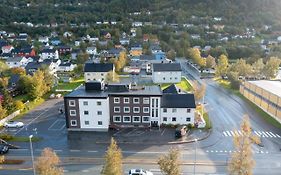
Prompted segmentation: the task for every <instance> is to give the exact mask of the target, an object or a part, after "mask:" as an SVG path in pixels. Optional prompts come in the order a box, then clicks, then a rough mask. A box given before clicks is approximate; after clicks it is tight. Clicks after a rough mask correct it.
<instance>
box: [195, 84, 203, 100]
mask: <svg viewBox="0 0 281 175" xmlns="http://www.w3.org/2000/svg"><path fill="white" fill-rule="evenodd" d="M193 89H194V97H195V100H196V101H199V100H201V99H202V98H203V97H204V96H205V92H206V85H205V84H201V85H199V84H198V83H194V85H193Z"/></svg>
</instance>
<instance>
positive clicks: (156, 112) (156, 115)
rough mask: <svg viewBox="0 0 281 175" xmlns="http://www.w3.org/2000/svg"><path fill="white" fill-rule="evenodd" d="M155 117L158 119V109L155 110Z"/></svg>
mask: <svg viewBox="0 0 281 175" xmlns="http://www.w3.org/2000/svg"><path fill="white" fill-rule="evenodd" d="M155 117H158V109H155Z"/></svg>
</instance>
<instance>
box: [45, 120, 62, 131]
mask: <svg viewBox="0 0 281 175" xmlns="http://www.w3.org/2000/svg"><path fill="white" fill-rule="evenodd" d="M61 122H63V123H62V126H61V127H60V128H57V127H59V126H60V123H61ZM56 124H58V126H57V127H55V125H56ZM64 127H65V121H64V120H63V119H57V120H56V121H55V122H54V123H53V124H52V125H51V126H50V127H49V128H48V130H49V131H60V130H62V129H63V128H64Z"/></svg>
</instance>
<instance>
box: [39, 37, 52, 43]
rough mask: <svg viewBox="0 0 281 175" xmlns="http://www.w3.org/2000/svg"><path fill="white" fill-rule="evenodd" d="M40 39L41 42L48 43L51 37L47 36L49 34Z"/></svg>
mask: <svg viewBox="0 0 281 175" xmlns="http://www.w3.org/2000/svg"><path fill="white" fill-rule="evenodd" d="M38 41H39V42H40V43H44V44H47V43H48V42H49V37H47V36H40V37H39V38H38Z"/></svg>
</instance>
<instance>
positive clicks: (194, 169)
mask: <svg viewBox="0 0 281 175" xmlns="http://www.w3.org/2000/svg"><path fill="white" fill-rule="evenodd" d="M194 141H195V142H194V143H195V152H194V166H193V174H195V166H196V148H197V139H195V140H194Z"/></svg>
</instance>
